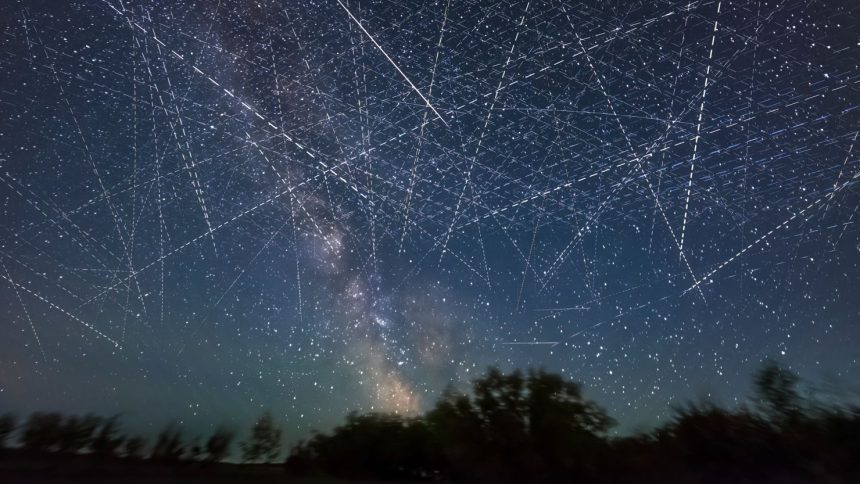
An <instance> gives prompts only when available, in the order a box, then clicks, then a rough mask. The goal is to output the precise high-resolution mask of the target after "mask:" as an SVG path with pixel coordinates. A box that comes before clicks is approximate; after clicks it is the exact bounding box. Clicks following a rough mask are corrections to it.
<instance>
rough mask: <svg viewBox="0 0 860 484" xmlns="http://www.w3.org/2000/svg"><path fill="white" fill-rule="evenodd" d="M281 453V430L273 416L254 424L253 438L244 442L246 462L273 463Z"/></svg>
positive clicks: (269, 415) (263, 418)
mask: <svg viewBox="0 0 860 484" xmlns="http://www.w3.org/2000/svg"><path fill="white" fill-rule="evenodd" d="M280 453H281V429H280V428H279V427H278V426H277V425H276V424H275V420H274V418H272V414H271V413H269V412H263V415H261V416H260V418H258V419H257V421H256V422H254V426H253V427H252V428H251V436H250V437H249V439H248V440H247V441H246V442H242V460H243V461H244V462H271V461H272V460H274V459H275V458H276V457H278V454H280Z"/></svg>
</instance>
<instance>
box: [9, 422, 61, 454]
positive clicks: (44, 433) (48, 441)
mask: <svg viewBox="0 0 860 484" xmlns="http://www.w3.org/2000/svg"><path fill="white" fill-rule="evenodd" d="M62 424H63V416H62V415H60V414H59V413H56V412H50V413H43V412H35V413H33V414H31V415H30V417H29V418H28V419H27V423H26V424H25V425H24V431H23V432H22V433H21V437H20V440H21V445H22V446H23V447H24V448H25V449H27V450H30V451H34V452H47V451H51V450H55V449H56V447H57V445H58V443H59V437H60V428H61V426H62Z"/></svg>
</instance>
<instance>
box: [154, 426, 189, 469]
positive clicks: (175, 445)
mask: <svg viewBox="0 0 860 484" xmlns="http://www.w3.org/2000/svg"><path fill="white" fill-rule="evenodd" d="M184 453H185V449H184V448H183V446H182V431H181V430H180V429H179V426H178V425H176V423H174V422H171V423H169V424H167V425H166V426H165V427H164V429H162V431H161V432H159V434H158V437H156V439H155V445H153V447H152V453H151V454H150V456H149V458H150V459H152V460H155V461H162V462H177V461H179V460H180V459H182V455H183V454H184Z"/></svg>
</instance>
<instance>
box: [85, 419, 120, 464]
mask: <svg viewBox="0 0 860 484" xmlns="http://www.w3.org/2000/svg"><path fill="white" fill-rule="evenodd" d="M118 419H119V417H118V416H116V415H114V416H113V417H109V418H107V419H105V421H104V423H102V426H101V427H100V428H99V431H98V433H97V434H96V436H95V438H93V441H92V445H91V448H92V450H93V454H95V455H97V456H99V457H112V456H114V455H116V451H117V449H118V448H119V446H120V445H122V442H123V441H124V440H125V437H123V436H121V435H118V434H119V429H118V425H117V421H118Z"/></svg>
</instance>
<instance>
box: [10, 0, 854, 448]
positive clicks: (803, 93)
mask: <svg viewBox="0 0 860 484" xmlns="http://www.w3.org/2000/svg"><path fill="white" fill-rule="evenodd" d="M0 18H2V19H3V20H2V27H0V28H2V35H0V111H2V114H3V115H2V116H0V213H2V217H1V218H0V220H2V223H0V263H2V265H0V309H2V314H3V323H2V324H3V330H2V333H0V335H2V337H0V402H2V404H3V405H4V407H11V409H13V410H19V411H26V410H31V409H42V408H44V409H54V408H62V409H67V410H70V411H76V410H80V411H96V412H100V413H103V414H109V413H116V412H121V413H123V415H124V416H125V420H127V421H128V425H129V426H132V427H134V426H136V427H140V428H156V427H157V426H159V425H160V424H161V423H163V421H164V420H166V419H167V418H169V417H177V418H179V419H180V420H181V421H182V422H183V423H184V424H186V425H188V426H190V427H191V428H195V429H208V428H210V427H211V426H214V425H216V424H218V423H219V422H221V421H227V422H231V423H236V424H241V425H244V424H245V423H246V422H248V421H250V419H251V417H252V416H253V415H255V414H257V413H258V412H259V410H260V409H261V408H267V409H272V410H273V412H274V413H275V414H276V415H277V416H278V417H279V418H280V419H283V421H285V422H286V423H287V424H286V429H287V432H288V434H289V438H291V439H293V438H297V437H301V436H304V435H306V434H307V432H308V431H309V430H310V429H311V428H325V427H326V426H329V425H331V424H332V423H334V422H338V421H340V419H341V418H342V416H343V415H344V414H345V413H346V412H347V411H349V410H363V411H369V410H383V411H396V412H402V413H410V412H415V411H418V410H420V409H423V408H425V407H426V406H427V405H429V404H431V403H432V402H433V399H434V398H435V397H436V396H437V395H438V393H439V392H440V391H441V390H442V388H443V387H444V386H445V384H446V383H448V382H454V383H457V384H464V383H465V382H467V381H469V380H470V379H471V378H473V377H475V376H477V375H478V374H480V372H481V371H483V369H484V368H485V367H486V366H487V365H490V364H499V365H501V366H502V367H504V368H511V367H521V368H523V367H527V366H545V367H547V368H548V369H550V370H552V371H558V372H563V373H564V374H565V375H566V376H567V377H569V378H571V379H573V380H576V381H581V382H583V383H584V385H585V388H586V389H587V392H588V394H589V395H590V396H592V397H593V398H595V399H596V400H597V401H598V402H600V403H601V404H602V405H605V406H606V407H607V408H608V410H609V412H610V414H612V415H613V416H614V417H616V418H617V419H618V420H619V421H620V423H621V426H620V428H621V430H624V429H628V430H629V429H633V428H636V427H640V426H650V425H654V424H655V423H657V422H659V421H660V419H663V418H665V417H666V416H667V415H668V412H670V407H669V406H670V405H673V404H679V403H682V402H684V401H686V400H688V399H693V398H698V397H703V396H704V397H708V398H712V399H715V400H717V401H721V402H724V403H728V404H740V403H743V402H744V400H743V399H744V395H747V394H748V389H749V387H748V381H749V375H750V373H751V372H752V371H753V370H754V369H755V368H757V367H758V366H759V364H760V362H761V361H762V360H763V359H764V358H767V357H775V358H777V359H778V360H780V361H782V362H784V363H785V364H786V365H788V366H789V367H791V368H792V369H793V370H795V371H797V372H798V373H800V374H801V375H802V376H804V377H809V378H812V379H815V380H820V381H825V382H831V383H832V384H833V386H834V387H836V386H839V387H842V388H848V389H849V390H850V389H854V390H855V391H856V390H857V387H856V383H855V382H856V381H857V377H858V371H860V368H858V352H857V350H856V347H855V344H854V341H856V339H857V338H858V337H860V329H858V328H860V327H858V322H860V319H858V315H860V304H858V301H857V297H856V291H857V289H856V288H857V287H858V285H860V267H858V264H860V241H858V229H857V227H858V226H857V220H858V216H860V215H858V213H857V212H858V206H860V192H858V181H860V163H858V157H860V145H857V146H855V144H856V143H858V130H860V67H858V65H860V5H858V4H855V3H854V2H850V1H839V0H832V1H831V0H828V1H826V2H823V3H822V2H811V1H799V0H784V1H761V0H749V1H726V0H724V1H719V0H717V1H686V0H684V1H662V0H660V1H653V2H614V1H613V2H595V3H590V2H589V3H575V2H560V1H525V2H484V1H455V0H440V1H436V2H393V1H388V0H385V1H368V2H355V1H354V0H350V1H348V2H347V1H346V0H331V1H309V0H296V1H293V0H289V1H281V2H277V1H269V0H260V1H247V0H221V1H218V2H214V1H178V2H156V1H120V0H98V1H96V0H93V1H82V2H63V3H56V2H47V1H35V0H33V1H23V0H22V1H14V2H8V3H7V4H4V5H3V6H2V7H0ZM846 385H847V386H846ZM852 385H853V386H852Z"/></svg>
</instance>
